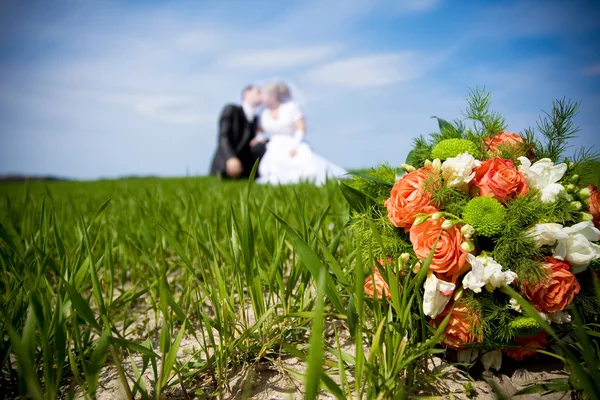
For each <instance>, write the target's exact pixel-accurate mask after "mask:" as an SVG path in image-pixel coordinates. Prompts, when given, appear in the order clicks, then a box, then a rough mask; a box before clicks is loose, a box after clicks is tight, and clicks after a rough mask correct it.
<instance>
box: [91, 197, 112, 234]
mask: <svg viewBox="0 0 600 400" xmlns="http://www.w3.org/2000/svg"><path fill="white" fill-rule="evenodd" d="M111 201H112V197H109V198H108V200H106V201H105V202H104V203H103V204H102V205H101V206H100V208H99V209H98V211H96V213H95V214H94V216H93V217H92V220H91V221H90V223H89V225H88V227H87V230H88V231H89V230H90V227H91V226H92V224H93V223H94V221H95V220H96V218H98V217H99V216H100V214H102V212H103V211H104V210H105V209H106V207H108V205H109V204H110V202H111Z"/></svg>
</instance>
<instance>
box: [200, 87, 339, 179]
mask: <svg viewBox="0 0 600 400" xmlns="http://www.w3.org/2000/svg"><path fill="white" fill-rule="evenodd" d="M261 106H262V107H263V108H264V109H263V111H262V112H261V113H260V116H257V115H256V113H257V109H258V108H259V107H261ZM305 136H306V122H305V118H304V115H303V113H302V110H301V109H300V106H299V105H298V103H297V102H295V101H294V99H293V98H292V95H291V93H290V89H289V87H288V86H287V85H286V84H285V83H283V82H272V83H267V84H266V85H264V87H263V88H262V90H261V89H260V88H258V87H257V86H253V85H251V86H248V87H246V88H245V89H244V91H243V93H242V105H241V106H238V105H228V106H226V107H225V108H224V109H223V112H222V113H221V117H220V119H219V136H218V144H217V145H218V148H217V152H216V154H215V157H214V160H213V164H212V168H211V175H222V176H224V177H229V178H239V177H248V176H249V175H250V172H251V170H252V167H253V165H254V163H255V162H256V160H260V161H259V165H258V175H259V177H258V179H257V182H259V183H270V184H291V183H298V182H302V181H309V182H312V183H314V184H317V185H321V184H323V183H325V182H326V181H327V179H332V178H339V177H341V176H342V175H344V174H346V171H345V170H344V169H343V168H341V167H338V166H337V165H335V164H333V163H331V162H329V161H328V160H326V159H325V158H323V157H321V156H320V155H318V154H316V153H315V152H313V150H312V149H311V147H310V145H309V144H308V143H307V142H306V140H305Z"/></svg>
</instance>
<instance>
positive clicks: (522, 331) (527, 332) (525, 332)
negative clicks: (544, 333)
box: [509, 316, 542, 337]
mask: <svg viewBox="0 0 600 400" xmlns="http://www.w3.org/2000/svg"><path fill="white" fill-rule="evenodd" d="M509 325H510V328H511V330H512V331H514V332H515V335H516V337H527V336H531V335H535V334H536V333H538V332H539V331H541V330H542V327H541V326H540V325H539V324H538V323H537V322H536V320H535V319H533V318H531V317H525V316H523V317H517V318H515V319H513V320H512V321H510V323H509Z"/></svg>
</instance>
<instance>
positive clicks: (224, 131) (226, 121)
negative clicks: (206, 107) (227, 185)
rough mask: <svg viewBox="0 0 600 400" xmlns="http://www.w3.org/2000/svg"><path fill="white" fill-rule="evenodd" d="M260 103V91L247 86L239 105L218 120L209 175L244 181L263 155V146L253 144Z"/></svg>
mask: <svg viewBox="0 0 600 400" xmlns="http://www.w3.org/2000/svg"><path fill="white" fill-rule="evenodd" d="M260 103H261V93H260V89H259V88H258V87H256V86H254V85H249V86H247V87H246V88H244V90H243V91H242V105H236V104H228V105H226V106H225V108H224V109H223V111H222V112H221V117H220V118H219V135H218V138H217V151H216V153H215V157H214V159H213V163H212V167H211V169H210V174H211V175H221V176H222V177H224V178H225V177H227V178H247V177H249V176H250V172H251V171H252V167H253V166H254V163H255V162H256V160H258V159H259V158H260V157H262V156H263V154H264V153H265V145H264V143H260V142H258V141H257V140H253V139H254V138H255V136H256V128H257V126H258V121H257V117H256V108H257V107H258V106H259V105H260Z"/></svg>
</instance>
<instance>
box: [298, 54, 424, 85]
mask: <svg viewBox="0 0 600 400" xmlns="http://www.w3.org/2000/svg"><path fill="white" fill-rule="evenodd" d="M418 75H419V71H418V69H417V66H416V56H415V54H414V53H411V52H399V53H385V54H377V55H371V56H364V57H356V58H348V59H345V60H339V61H335V62H332V63H329V64H325V65H322V66H319V67H316V68H314V69H312V70H310V71H309V72H308V73H307V74H306V77H307V79H308V80H309V81H310V82H311V83H314V84H326V85H335V86H343V87H373V86H386V85H392V84H396V83H400V82H407V81H410V80H412V79H414V78H416V77H417V76H418Z"/></svg>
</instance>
